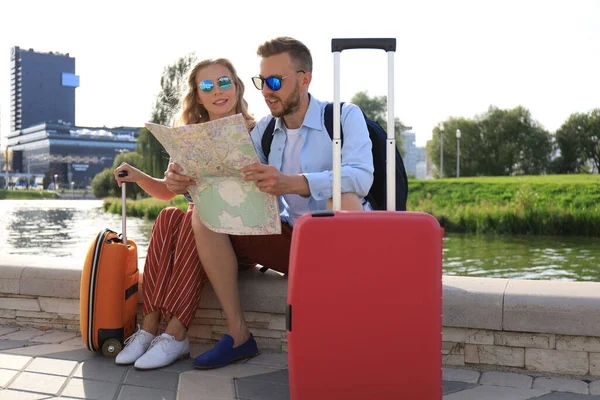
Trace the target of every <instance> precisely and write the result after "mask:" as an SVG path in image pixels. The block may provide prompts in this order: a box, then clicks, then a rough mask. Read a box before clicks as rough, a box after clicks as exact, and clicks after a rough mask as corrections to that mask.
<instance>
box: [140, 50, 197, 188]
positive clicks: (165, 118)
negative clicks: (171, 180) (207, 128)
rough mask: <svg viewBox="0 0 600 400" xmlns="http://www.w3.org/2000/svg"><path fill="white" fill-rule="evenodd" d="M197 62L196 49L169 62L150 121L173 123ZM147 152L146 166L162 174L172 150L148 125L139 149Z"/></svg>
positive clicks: (170, 124)
mask: <svg viewBox="0 0 600 400" xmlns="http://www.w3.org/2000/svg"><path fill="white" fill-rule="evenodd" d="M195 62H196V55H195V53H190V54H188V55H186V56H183V57H180V58H179V59H178V60H177V61H176V62H175V63H173V64H171V65H167V66H166V67H165V68H164V70H163V73H162V76H161V78H160V87H161V89H160V92H159V93H158V95H157V97H156V101H155V103H154V106H153V108H152V112H151V114H150V115H151V116H150V122H153V123H155V124H161V125H169V126H172V125H173V124H174V122H175V121H174V119H175V116H176V114H177V112H178V111H179V104H180V101H181V97H182V95H183V93H184V90H185V88H186V84H187V74H188V71H189V70H190V69H191V67H192V66H193V65H194V63H195ZM136 151H137V152H138V153H140V154H141V155H142V156H143V168H142V169H143V170H144V172H146V173H147V174H149V175H150V176H153V177H162V175H163V173H164V171H165V170H166V169H167V166H168V164H169V154H168V153H167V152H166V151H165V149H164V147H163V146H162V145H161V144H160V142H159V141H158V140H156V138H155V137H154V135H152V133H150V131H149V130H147V129H146V128H142V129H141V130H140V134H139V137H138V141H137V150H136Z"/></svg>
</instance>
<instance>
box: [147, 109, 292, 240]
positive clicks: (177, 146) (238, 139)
mask: <svg viewBox="0 0 600 400" xmlns="http://www.w3.org/2000/svg"><path fill="white" fill-rule="evenodd" d="M145 125H146V128H148V130H149V131H150V132H151V133H152V134H153V135H154V136H155V137H156V138H157V139H158V141H159V142H160V143H161V144H162V145H163V147H164V148H165V150H166V151H167V152H168V153H169V155H170V157H171V160H172V161H173V162H174V163H176V164H178V165H180V166H181V167H182V168H183V172H182V174H184V175H187V176H189V177H190V178H192V179H193V180H194V181H196V184H195V185H193V186H189V187H188V192H189V194H190V196H191V197H192V199H193V200H194V205H195V206H196V208H197V211H198V215H200V219H201V220H202V222H203V223H204V225H205V226H207V227H208V228H209V229H211V230H213V231H215V232H220V233H227V234H231V235H273V234H279V233H281V221H280V219H279V205H278V203H277V198H276V197H275V196H273V195H270V194H267V193H263V192H261V191H260V190H259V189H258V188H257V187H256V185H255V183H254V182H245V181H244V180H243V179H242V178H243V174H242V173H241V172H240V169H242V168H243V167H244V166H246V165H249V164H253V163H255V162H260V159H259V158H258V154H257V153H256V150H255V149H254V145H253V144H252V140H251V139H250V135H249V134H248V130H247V128H246V122H245V120H244V117H243V116H242V115H241V114H236V115H234V116H231V117H225V118H221V119H218V120H215V121H210V122H206V123H203V124H193V125H185V126H180V127H175V128H170V127H168V126H164V125H157V124H153V123H146V124H145Z"/></svg>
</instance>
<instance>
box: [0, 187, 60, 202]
mask: <svg viewBox="0 0 600 400" xmlns="http://www.w3.org/2000/svg"><path fill="white" fill-rule="evenodd" d="M56 198H59V196H57V195H56V194H55V193H54V192H51V191H47V190H44V191H42V190H6V189H0V200H44V199H56Z"/></svg>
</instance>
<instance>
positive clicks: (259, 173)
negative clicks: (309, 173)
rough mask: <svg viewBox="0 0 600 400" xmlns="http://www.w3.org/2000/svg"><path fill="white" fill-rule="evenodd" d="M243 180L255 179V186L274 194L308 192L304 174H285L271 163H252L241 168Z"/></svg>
mask: <svg viewBox="0 0 600 400" xmlns="http://www.w3.org/2000/svg"><path fill="white" fill-rule="evenodd" d="M241 172H242V173H244V174H246V175H245V176H244V180H245V181H255V182H256V187H257V188H258V189H259V190H260V191H261V192H264V193H269V194H272V195H274V196H281V195H283V194H310V190H309V188H308V181H307V180H306V178H305V177H304V175H287V174H284V173H282V172H281V171H279V170H278V169H277V168H275V167H274V166H272V165H265V164H261V163H254V164H252V165H248V166H246V167H244V168H242V169H241Z"/></svg>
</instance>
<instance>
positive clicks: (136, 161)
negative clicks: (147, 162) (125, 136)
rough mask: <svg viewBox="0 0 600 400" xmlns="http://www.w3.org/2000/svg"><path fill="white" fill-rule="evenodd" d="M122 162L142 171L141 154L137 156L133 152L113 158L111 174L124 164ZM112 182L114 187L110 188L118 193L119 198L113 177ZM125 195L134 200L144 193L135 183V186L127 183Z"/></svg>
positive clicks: (118, 190)
mask: <svg viewBox="0 0 600 400" xmlns="http://www.w3.org/2000/svg"><path fill="white" fill-rule="evenodd" d="M124 162H125V163H127V164H129V165H131V166H132V167H135V168H137V169H142V167H143V165H144V159H143V157H142V155H141V154H139V153H137V152H135V151H132V152H128V153H121V154H119V155H118V156H117V157H115V161H114V162H113V167H112V169H111V170H110V171H111V174H112V171H114V169H115V168H117V167H118V166H119V165H121V163H124ZM113 181H114V185H113V186H112V188H113V189H114V190H116V191H117V192H118V195H119V196H120V195H121V192H120V189H119V186H118V185H117V184H116V180H115V179H114V175H113ZM126 193H127V197H129V198H132V199H134V200H135V199H137V198H138V196H139V195H140V194H143V193H144V191H143V190H142V188H141V187H139V186H138V184H137V183H135V184H132V183H129V184H127V188H126Z"/></svg>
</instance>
